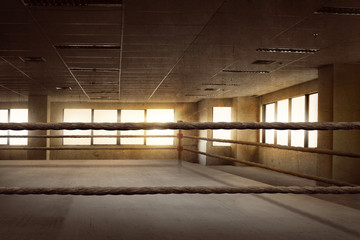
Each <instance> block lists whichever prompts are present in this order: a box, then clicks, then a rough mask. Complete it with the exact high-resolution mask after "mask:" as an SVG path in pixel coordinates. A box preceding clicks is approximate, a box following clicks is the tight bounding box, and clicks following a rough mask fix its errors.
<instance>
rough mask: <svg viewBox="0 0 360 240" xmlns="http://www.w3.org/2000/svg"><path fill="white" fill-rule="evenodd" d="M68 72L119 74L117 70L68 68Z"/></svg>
mask: <svg viewBox="0 0 360 240" xmlns="http://www.w3.org/2000/svg"><path fill="white" fill-rule="evenodd" d="M70 70H71V71H78V72H119V69H117V68H70Z"/></svg>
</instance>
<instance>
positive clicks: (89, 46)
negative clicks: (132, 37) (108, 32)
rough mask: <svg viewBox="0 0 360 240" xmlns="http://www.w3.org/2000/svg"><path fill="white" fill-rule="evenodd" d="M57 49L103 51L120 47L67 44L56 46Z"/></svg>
mask: <svg viewBox="0 0 360 240" xmlns="http://www.w3.org/2000/svg"><path fill="white" fill-rule="evenodd" d="M54 47H55V48H57V49H102V50H118V49H120V45H113V44H66V45H54Z"/></svg>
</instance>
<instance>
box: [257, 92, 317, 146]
mask: <svg viewBox="0 0 360 240" xmlns="http://www.w3.org/2000/svg"><path fill="white" fill-rule="evenodd" d="M314 94H319V93H318V92H312V93H308V94H303V95H298V96H294V97H291V98H284V99H280V100H277V101H273V102H269V103H265V104H262V119H261V121H262V122H266V121H265V119H266V106H267V105H269V104H275V122H277V121H278V116H277V114H278V102H279V101H283V100H286V99H288V101H289V102H288V114H289V115H288V122H291V120H292V119H291V118H292V117H291V112H292V99H294V98H297V97H303V96H304V97H305V120H304V122H309V109H310V96H311V95H314ZM318 104H319V102H318ZM317 114H318V115H319V111H318V112H317ZM287 131H288V142H287V145H281V144H278V143H277V131H275V132H274V145H280V146H291V130H287ZM260 135H261V137H260V141H261V143H266V141H265V139H266V131H265V129H261V130H260ZM317 145H318V141H317ZM317 145H316V147H311V148H317ZM304 148H309V130H305V132H304Z"/></svg>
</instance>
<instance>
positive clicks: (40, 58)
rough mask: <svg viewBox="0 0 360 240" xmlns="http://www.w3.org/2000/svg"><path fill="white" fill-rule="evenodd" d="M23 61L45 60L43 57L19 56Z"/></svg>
mask: <svg viewBox="0 0 360 240" xmlns="http://www.w3.org/2000/svg"><path fill="white" fill-rule="evenodd" d="M19 58H20V59H21V61H23V62H45V59H44V58H43V57H19Z"/></svg>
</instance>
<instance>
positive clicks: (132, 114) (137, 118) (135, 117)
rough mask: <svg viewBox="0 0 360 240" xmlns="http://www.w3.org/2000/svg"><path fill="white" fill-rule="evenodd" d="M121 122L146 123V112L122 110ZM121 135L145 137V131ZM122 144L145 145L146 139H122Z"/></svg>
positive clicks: (124, 132)
mask: <svg viewBox="0 0 360 240" xmlns="http://www.w3.org/2000/svg"><path fill="white" fill-rule="evenodd" d="M121 122H123V123H125V122H145V111H144V110H121ZM121 135H145V131H144V130H128V131H121ZM120 143H121V144H125V145H126V144H137V145H143V144H144V138H120Z"/></svg>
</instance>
